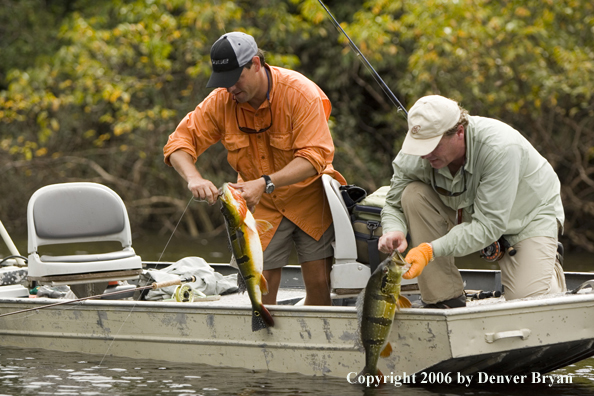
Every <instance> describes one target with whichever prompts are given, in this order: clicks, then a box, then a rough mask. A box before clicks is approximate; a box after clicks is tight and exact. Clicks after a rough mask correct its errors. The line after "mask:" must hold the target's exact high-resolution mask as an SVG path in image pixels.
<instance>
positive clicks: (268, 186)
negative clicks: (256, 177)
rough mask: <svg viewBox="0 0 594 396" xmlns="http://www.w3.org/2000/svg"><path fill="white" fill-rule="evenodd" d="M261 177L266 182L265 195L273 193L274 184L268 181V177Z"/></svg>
mask: <svg viewBox="0 0 594 396" xmlns="http://www.w3.org/2000/svg"><path fill="white" fill-rule="evenodd" d="M262 177H263V178H264V180H265V181H266V189H264V192H265V193H266V194H272V192H273V191H274V183H273V182H272V180H270V176H268V175H262Z"/></svg>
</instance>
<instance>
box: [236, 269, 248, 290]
mask: <svg viewBox="0 0 594 396" xmlns="http://www.w3.org/2000/svg"><path fill="white" fill-rule="evenodd" d="M246 290H247V285H246V284H245V279H243V275H241V272H237V293H243V292H245V291H246Z"/></svg>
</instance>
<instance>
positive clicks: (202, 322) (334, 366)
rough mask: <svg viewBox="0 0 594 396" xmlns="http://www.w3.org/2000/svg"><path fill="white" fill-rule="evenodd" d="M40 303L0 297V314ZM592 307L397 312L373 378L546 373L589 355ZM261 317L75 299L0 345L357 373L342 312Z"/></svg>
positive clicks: (5, 336) (11, 330)
mask: <svg viewBox="0 0 594 396" xmlns="http://www.w3.org/2000/svg"><path fill="white" fill-rule="evenodd" d="M52 302H55V300H51V299H18V298H5V299H0V314H4V313H8V312H13V311H17V310H22V309H27V308H33V307H42V306H43V305H45V304H49V303H52ZM593 307H594V295H593V294H587V295H567V296H560V297H555V298H540V299H533V300H527V301H516V302H500V303H494V304H484V305H477V306H474V307H467V308H459V309H453V310H436V309H407V310H402V311H400V312H398V313H397V314H396V318H395V322H394V326H393V328H392V332H391V334H390V342H391V343H392V346H393V348H394V352H393V353H392V355H391V356H390V357H388V358H385V359H384V358H382V359H380V362H379V368H380V370H381V371H382V372H383V373H384V374H388V375H390V374H391V375H398V376H402V375H411V374H413V373H420V372H430V371H439V372H450V373H452V374H453V375H456V373H461V374H464V375H469V374H473V373H477V372H486V373H492V374H500V373H503V374H521V373H529V372H547V371H550V370H553V369H556V368H558V367H562V366H565V365H567V364H571V363H573V362H574V361H577V360H581V359H583V358H587V357H588V356H591V355H592V354H594V349H593V347H592V346H593V344H594V316H593V315H588V314H585V313H587V312H591V311H592V308H593ZM270 311H271V313H272V315H273V317H274V320H275V326H274V327H273V328H269V329H266V330H261V331H257V332H252V331H251V330H250V329H251V309H250V307H249V305H246V306H234V307H229V306H224V305H216V304H212V303H211V304H205V303H173V302H147V301H140V302H134V301H113V300H87V301H84V302H80V303H75V304H72V305H62V306H56V307H50V308H44V309H39V310H34V311H30V312H26V313H22V314H17V315H11V316H5V317H1V318H0V345H1V346H12V347H22V348H41V349H48V350H59V351H66V352H81V353H88V354H94V355H102V356H123V357H129V358H143V359H158V360H166V361H172V362H185V363H203V364H208V365H212V366H218V367H241V368H245V369H250V370H272V371H276V372H286V373H301V374H305V375H315V376H332V377H341V378H347V377H349V376H350V378H351V379H353V378H354V376H356V374H357V373H358V372H359V371H360V370H361V369H362V368H363V366H364V353H363V350H362V348H361V347H360V342H359V341H358V338H359V336H358V330H357V329H358V323H357V313H356V309H355V308H354V307H305V306H275V307H270ZM511 318H513V320H512V319H511ZM568 349H571V350H570V351H568ZM567 352H570V353H567ZM520 358H521V359H522V360H521V364H520V362H518V359H520Z"/></svg>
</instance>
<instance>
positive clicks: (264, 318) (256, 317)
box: [252, 305, 274, 331]
mask: <svg viewBox="0 0 594 396" xmlns="http://www.w3.org/2000/svg"><path fill="white" fill-rule="evenodd" d="M268 326H270V327H272V326H274V319H272V315H270V312H269V311H268V310H267V309H266V307H265V306H264V305H261V306H260V309H256V308H254V309H253V310H252V331H258V330H262V329H265V328H267V327H268Z"/></svg>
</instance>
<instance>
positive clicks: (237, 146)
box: [222, 133, 250, 173]
mask: <svg viewBox="0 0 594 396" xmlns="http://www.w3.org/2000/svg"><path fill="white" fill-rule="evenodd" d="M222 143H223V146H224V147H225V148H226V149H227V161H228V162H229V165H231V167H232V168H233V169H235V171H236V172H239V173H241V169H240V168H241V166H240V161H241V158H242V157H243V158H247V157H248V153H247V151H248V147H249V145H250V138H249V136H248V135H247V134H245V133H240V134H226V135H225V137H224V138H223V139H222Z"/></svg>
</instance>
